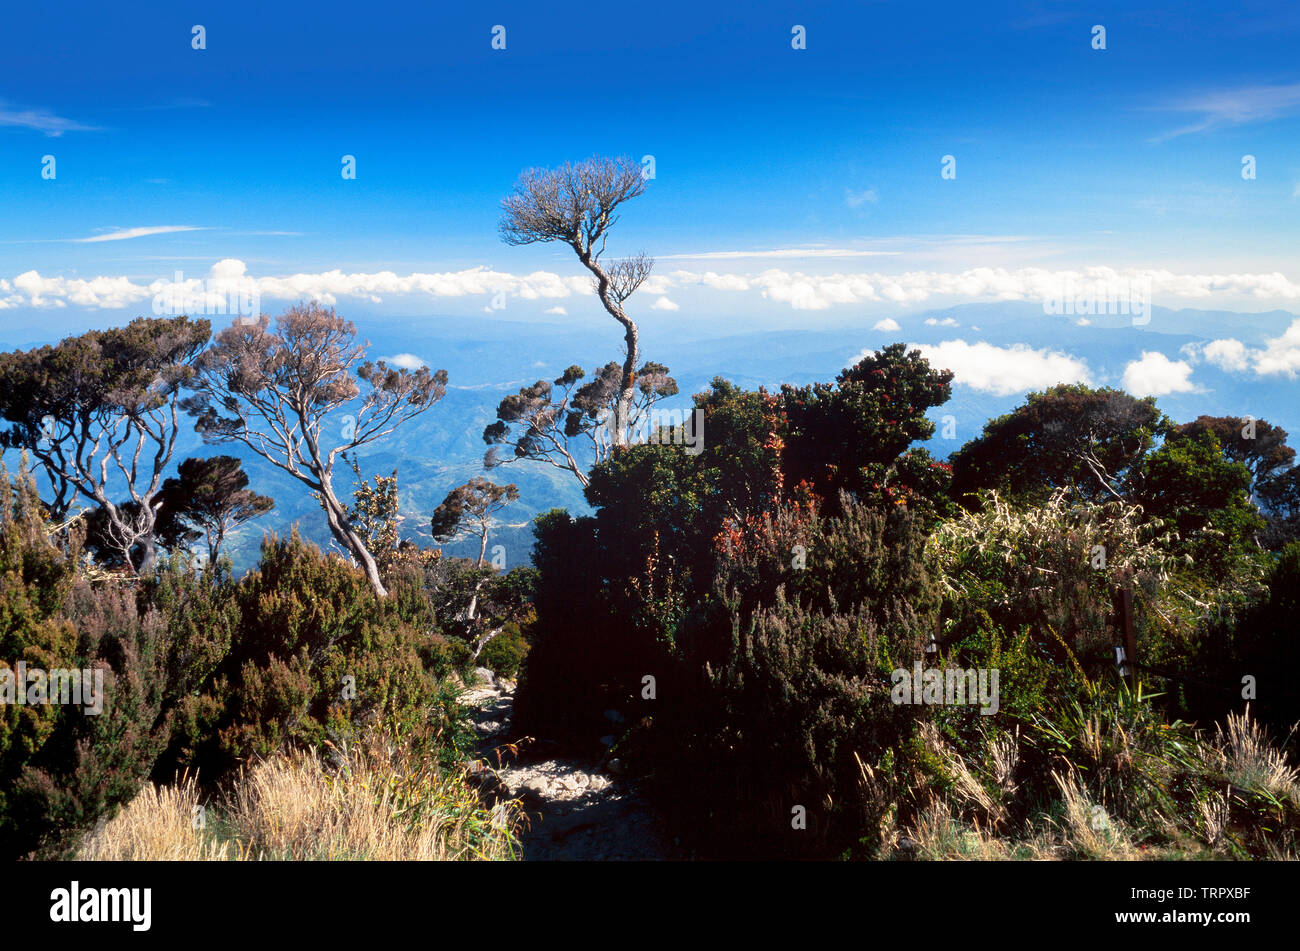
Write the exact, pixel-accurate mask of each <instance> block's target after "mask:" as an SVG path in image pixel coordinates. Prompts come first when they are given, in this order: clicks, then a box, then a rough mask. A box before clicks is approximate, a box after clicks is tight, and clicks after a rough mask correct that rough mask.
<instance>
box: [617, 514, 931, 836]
mask: <svg viewBox="0 0 1300 951" xmlns="http://www.w3.org/2000/svg"><path fill="white" fill-rule="evenodd" d="M840 506H841V513H842V514H840V515H839V516H837V517H835V518H819V517H817V516H816V515H815V514H813V513H812V512H811V511H810V510H809V509H808V508H806V507H800V506H793V505H792V506H788V507H783V508H781V509H779V510H778V511H777V512H776V513H775V514H774V515H773V516H772V517H771V518H770V519H761V520H759V522H758V523H756V525H755V531H753V532H750V533H745V534H743V535H741V536H740V537H739V538H737V539H735V542H736V543H735V544H733V546H732V549H731V555H730V557H728V556H726V555H725V554H724V556H723V557H722V558H721V560H720V564H719V569H718V575H717V578H716V588H715V598H714V600H713V601H712V602H711V604H710V605H706V606H704V607H702V608H701V609H700V610H698V611H697V612H695V613H694V614H693V615H692V617H691V618H690V619H689V620H688V621H687V622H686V623H685V624H683V627H682V632H681V636H680V638H679V640H678V653H677V655H676V660H677V665H676V666H675V668H674V676H673V677H671V678H670V679H669V680H668V682H667V683H666V685H665V686H664V687H663V688H661V699H660V703H659V704H658V705H657V706H658V709H657V710H656V711H655V713H654V717H653V720H652V722H651V724H650V725H649V727H648V729H646V730H645V731H643V733H642V734H641V735H639V736H636V737H634V738H633V739H634V742H633V754H634V762H635V763H636V764H637V765H639V766H640V767H641V768H642V769H643V770H644V771H645V772H646V773H647V774H648V775H649V776H650V777H651V778H652V780H653V788H654V789H655V790H656V792H657V793H658V796H657V798H658V801H659V802H661V803H662V804H663V805H664V807H665V809H667V810H668V811H669V812H670V814H671V815H672V818H673V824H674V827H675V828H676V829H678V830H680V831H681V832H682V833H683V834H684V835H688V836H690V837H692V838H693V839H694V840H695V843H696V844H697V846H698V847H700V848H702V849H703V850H704V851H705V853H706V854H708V855H710V856H714V857H722V856H732V857H740V856H744V857H753V858H758V857H762V858H774V857H830V856H835V855H840V854H870V853H871V852H872V851H873V850H874V848H875V842H876V829H877V828H878V826H879V824H880V823H881V822H882V821H883V820H884V817H885V815H886V813H887V812H888V811H889V809H890V802H891V796H890V795H888V794H887V793H888V791H889V790H891V789H893V784H894V783H896V782H897V778H898V777H900V776H903V775H910V774H911V773H912V772H914V771H919V775H928V774H929V772H930V771H931V770H932V769H933V767H932V766H931V765H929V764H927V763H925V762H923V758H922V757H918V756H917V755H915V754H916V752H917V751H918V750H920V747H919V746H917V745H916V744H914V743H912V739H913V737H914V735H915V730H916V729H917V726H918V724H919V723H921V722H924V721H926V720H928V719H929V718H930V716H931V715H932V714H931V711H930V710H929V709H927V708H925V707H921V706H911V705H907V706H904V705H901V704H896V703H895V702H894V701H893V697H892V688H893V680H892V678H891V674H892V673H893V671H894V670H896V669H898V668H903V669H906V670H909V671H910V670H911V669H912V665H913V663H914V662H916V661H919V660H923V658H924V656H925V655H924V650H925V646H926V644H927V643H928V641H929V640H930V638H931V636H932V635H933V634H934V633H935V631H936V630H937V626H938V607H939V588H938V582H937V579H936V578H935V576H934V557H933V554H932V553H930V552H927V550H926V535H925V533H924V529H923V522H922V521H921V519H920V517H918V516H915V515H911V514H908V513H906V512H902V511H891V512H882V511H879V510H876V509H872V508H870V507H866V506H862V505H860V504H859V503H857V502H855V501H853V500H852V498H851V497H848V496H845V497H842V498H841V500H840ZM795 539H800V541H799V542H796V543H797V544H801V545H802V546H803V549H804V550H803V551H801V552H798V553H797V555H796V556H795V557H794V558H792V553H791V550H790V546H791V543H792V542H794V540H795ZM796 566H797V567H796ZM742 585H744V586H747V587H746V589H744V590H743V591H742V588H741V586H742ZM768 586H774V587H771V588H769V587H768ZM882 762H883V763H885V764H886V765H885V766H884V767H882V768H880V769H877V768H876V766H877V765H878V764H880V763H882ZM796 807H799V808H800V809H802V811H803V821H805V822H806V828H798V827H797V826H796V824H795V815H794V812H793V810H795V809H796Z"/></svg>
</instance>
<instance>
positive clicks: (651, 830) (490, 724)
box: [461, 670, 682, 862]
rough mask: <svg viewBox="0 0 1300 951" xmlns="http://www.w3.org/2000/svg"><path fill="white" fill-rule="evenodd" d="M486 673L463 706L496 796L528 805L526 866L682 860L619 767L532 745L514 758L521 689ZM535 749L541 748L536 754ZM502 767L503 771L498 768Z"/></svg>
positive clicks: (482, 775) (486, 781) (483, 777)
mask: <svg viewBox="0 0 1300 951" xmlns="http://www.w3.org/2000/svg"><path fill="white" fill-rule="evenodd" d="M489 673H490V672H489V671H486V670H482V671H481V672H480V677H479V679H480V683H479V684H477V685H474V686H470V687H468V688H467V689H466V690H465V693H464V694H463V695H462V697H461V700H462V702H464V703H465V705H466V706H467V707H469V708H470V721H471V723H472V724H473V726H474V729H475V731H476V732H477V733H478V735H479V745H478V750H477V753H478V756H479V758H480V759H481V761H482V763H483V764H484V765H483V766H482V767H481V768H480V769H479V771H478V776H479V782H480V785H481V787H486V788H487V789H488V790H489V793H490V796H489V798H491V796H495V797H496V798H497V799H498V800H501V799H519V800H522V802H523V806H524V811H525V813H526V815H527V817H528V823H527V826H526V828H525V829H524V830H523V831H522V832H521V834H520V840H521V843H522V846H523V857H524V860H525V861H530V862H535V861H553V860H561V861H632V860H666V859H676V858H681V857H682V856H681V855H680V854H679V850H678V849H676V848H675V847H674V846H673V845H672V843H671V841H670V840H668V839H667V838H666V837H665V836H664V835H663V833H662V831H661V829H660V823H659V820H658V819H657V817H656V816H655V814H654V813H653V811H652V810H651V809H650V807H649V805H648V804H647V803H646V802H645V800H644V799H642V798H641V797H640V796H639V795H637V793H636V791H635V790H634V789H632V788H631V784H630V783H629V782H628V781H627V780H626V779H624V778H622V777H619V776H617V775H613V774H611V771H610V769H609V767H611V766H612V767H616V766H617V761H616V760H614V761H611V762H610V764H608V766H606V767H604V768H602V767H601V765H600V764H599V763H596V762H582V761H578V760H573V759H563V758H551V759H547V758H544V757H545V754H544V753H537V752H534V751H532V750H530V749H529V748H528V744H525V745H524V747H523V748H522V749H520V750H519V751H518V752H511V751H510V750H509V749H507V748H506V747H505V746H504V745H503V744H505V743H506V742H507V741H508V740H509V739H510V717H511V713H512V710H513V707H514V684H513V683H512V682H510V681H508V680H504V679H501V680H498V679H496V678H489V677H488V676H487V675H488V674H489ZM534 749H535V747H534ZM498 762H500V765H499V766H498V765H497V764H498Z"/></svg>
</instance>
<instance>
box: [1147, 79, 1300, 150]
mask: <svg viewBox="0 0 1300 951" xmlns="http://www.w3.org/2000/svg"><path fill="white" fill-rule="evenodd" d="M1163 108H1164V109H1165V110H1166V111H1170V112H1196V113H1200V118H1199V119H1198V120H1197V121H1195V122H1194V123H1193V124H1192V125H1189V126H1183V127H1182V128H1179V129H1174V130H1173V131H1172V132H1167V133H1165V134H1163V135H1161V136H1158V137H1156V139H1155V140H1154V141H1157V142H1161V141H1165V140H1168V139H1172V138H1175V137H1177V136H1180V135H1187V134H1188V133H1192V132H1205V131H1208V130H1209V129H1214V128H1218V127H1220V126H1233V125H1243V124H1245V123H1248V122H1261V121H1264V120H1267V119H1275V118H1277V117H1279V116H1285V115H1289V114H1291V113H1293V112H1295V111H1296V110H1297V109H1300V83H1289V84H1286V85H1279V86H1239V87H1237V88H1235V89H1216V90H1212V91H1210V92H1206V93H1201V94H1199V95H1195V96H1189V97H1187V98H1184V99H1181V100H1179V101H1177V102H1173V103H1170V104H1168V105H1166V106H1164V107H1163Z"/></svg>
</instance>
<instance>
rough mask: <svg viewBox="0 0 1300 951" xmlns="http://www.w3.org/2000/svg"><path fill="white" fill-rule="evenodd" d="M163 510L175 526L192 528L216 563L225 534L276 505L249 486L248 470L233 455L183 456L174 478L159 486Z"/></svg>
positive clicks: (213, 562)
mask: <svg viewBox="0 0 1300 951" xmlns="http://www.w3.org/2000/svg"><path fill="white" fill-rule="evenodd" d="M162 499H163V510H162V511H163V514H164V515H170V523H171V524H172V525H174V526H176V527H177V528H180V529H182V530H183V529H184V528H186V527H189V528H191V529H192V532H190V533H188V534H192V536H193V538H194V539H195V540H197V538H198V537H199V536H200V535H201V536H202V537H203V539H204V540H205V541H206V543H207V546H208V563H209V564H215V563H216V561H217V556H218V555H219V554H220V552H221V545H222V543H223V542H224V541H225V539H226V534H227V533H228V532H229V531H230V530H231V529H233V528H236V527H237V526H239V525H242V524H243V523H244V522H247V521H249V520H250V519H254V518H257V517H258V516H260V515H265V514H266V513H267V512H269V511H271V509H273V508H275V500H274V499H272V498H270V497H269V496H265V495H258V494H257V493H256V492H254V491H252V490H251V489H249V487H248V473H247V472H245V471H244V470H243V468H241V466H240V462H239V460H238V459H236V458H235V457H234V456H210V457H209V458H207V459H195V458H191V459H186V460H185V461H184V462H182V463H181V464H180V467H179V468H178V469H177V474H176V476H175V477H174V478H171V479H168V480H167V481H166V482H164V483H163V487H162Z"/></svg>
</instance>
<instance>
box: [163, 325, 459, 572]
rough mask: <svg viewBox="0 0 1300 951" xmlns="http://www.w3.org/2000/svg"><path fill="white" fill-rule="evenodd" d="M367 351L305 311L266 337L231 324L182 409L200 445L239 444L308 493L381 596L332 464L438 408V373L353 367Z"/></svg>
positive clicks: (205, 359)
mask: <svg viewBox="0 0 1300 951" xmlns="http://www.w3.org/2000/svg"><path fill="white" fill-rule="evenodd" d="M366 346H367V345H366V344H364V343H358V342H357V340H356V328H355V327H354V326H353V325H352V323H351V322H350V321H347V320H344V319H343V318H342V317H339V316H338V315H337V314H335V313H334V310H333V308H326V307H321V306H320V305H318V304H316V303H314V302H313V303H311V304H306V305H298V306H296V307H291V308H289V309H288V310H286V311H285V312H284V313H283V314H281V315H280V316H279V317H277V318H276V320H275V329H274V331H272V330H271V326H270V318H269V317H267V316H265V315H263V316H262V317H261V318H260V319H259V320H258V321H256V322H253V323H243V322H240V323H235V324H232V325H231V326H230V327H227V328H226V329H225V330H223V331H221V332H220V333H219V334H217V336H216V339H215V340H214V342H213V345H212V346H211V347H210V348H209V349H208V350H206V351H204V353H203V354H202V356H201V357H200V359H199V361H198V364H197V370H198V373H197V375H196V376H195V378H194V380H193V381H191V383H190V386H191V387H192V388H193V389H194V390H195V391H196V395H195V396H194V397H192V398H191V399H190V400H187V401H186V406H187V408H188V409H190V410H191V411H192V412H194V413H195V414H196V415H197V416H198V422H197V423H196V426H195V428H196V429H197V430H198V431H199V432H200V433H202V434H203V437H204V439H205V440H207V441H209V442H231V441H234V442H240V443H243V444H244V445H246V446H248V447H249V448H250V449H252V450H253V451H254V452H256V453H257V454H258V455H259V456H261V457H262V458H263V459H266V460H267V461H268V462H271V463H272V464H274V465H276V466H278V467H279V468H281V469H283V470H284V471H285V472H287V473H289V474H290V475H291V476H293V477H294V478H296V479H298V480H299V481H300V482H302V483H303V484H304V485H306V486H307V487H308V488H310V489H311V490H312V491H313V492H314V493H315V495H316V497H317V498H318V499H319V500H320V503H321V507H322V508H324V510H325V517H326V519H327V520H328V522H329V527H330V533H331V534H332V535H333V536H334V538H335V540H337V541H338V543H339V544H340V545H341V546H342V547H343V549H344V550H345V551H346V552H348V554H349V555H351V556H352V558H353V559H355V561H356V562H357V563H358V564H359V565H360V566H361V568H362V569H363V570H364V571H365V573H366V578H367V579H369V581H370V584H371V586H372V587H373V588H374V589H375V592H376V593H377V594H379V595H380V596H381V597H382V596H385V595H387V593H388V592H387V590H386V589H385V587H384V583H383V581H382V579H381V578H380V572H379V568H378V565H377V564H376V562H375V557H374V555H373V554H372V553H371V552H370V550H369V548H368V547H367V546H366V543H365V540H364V538H363V537H362V534H361V533H360V532H359V531H358V530H357V529H356V527H354V526H353V524H352V522H351V520H350V519H349V516H348V507H347V506H346V505H344V504H343V503H342V502H341V501H340V500H339V497H338V493H337V492H336V490H335V488H334V482H333V478H334V463H335V460H336V459H337V458H338V457H339V455H341V454H342V453H345V452H349V451H351V450H353V449H355V448H356V447H357V446H361V445H364V444H366V443H369V442H374V441H375V440H376V439H380V438H382V437H384V436H387V435H388V434H390V433H391V432H393V430H394V429H396V428H397V427H398V426H399V425H400V424H401V423H403V422H405V421H406V420H408V419H411V418H412V417H414V416H418V415H419V414H420V413H423V412H424V411H425V410H427V409H429V408H430V407H431V406H433V404H434V403H436V402H438V400H440V399H442V397H443V395H444V394H445V393H446V391H447V371H446V370H438V371H437V372H432V371H430V370H429V368H428V367H421V368H420V369H419V370H416V371H414V372H412V371H410V370H406V369H398V368H396V367H390V366H388V365H386V364H385V363H384V362H383V361H382V360H381V361H379V362H377V363H371V362H370V361H365V362H361V361H362V360H363V358H364V357H365V352H366ZM354 368H355V370H354ZM354 372H355V378H354V375H353V374H354ZM338 410H342V411H344V412H340V413H338V415H336V416H334V417H333V419H334V422H335V424H336V427H337V428H333V429H331V430H329V431H327V430H326V428H325V421H326V417H327V416H329V415H330V414H331V413H334V412H335V411H338ZM334 433H337V437H335V436H333V434H334Z"/></svg>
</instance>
